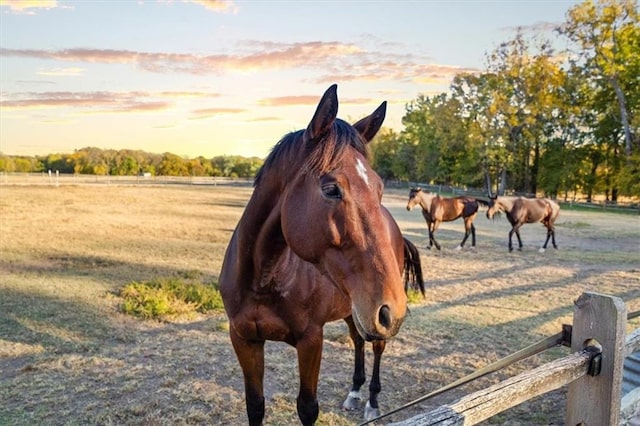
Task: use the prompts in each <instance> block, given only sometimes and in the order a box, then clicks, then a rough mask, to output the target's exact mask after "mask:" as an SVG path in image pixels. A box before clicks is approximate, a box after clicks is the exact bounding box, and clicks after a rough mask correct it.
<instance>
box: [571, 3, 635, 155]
mask: <svg viewBox="0 0 640 426" xmlns="http://www.w3.org/2000/svg"><path fill="white" fill-rule="evenodd" d="M638 16H639V14H638V4H637V1H636V0H598V1H597V2H595V3H594V1H593V0H586V1H584V2H583V3H580V4H578V5H576V6H574V7H573V8H571V9H570V10H569V12H568V13H567V22H566V23H565V25H564V26H563V27H561V28H560V32H561V33H562V34H564V35H566V36H567V37H568V38H569V39H570V40H571V41H573V42H575V43H576V44H577V46H578V47H579V49H580V50H578V55H579V57H580V58H581V59H582V60H584V64H585V67H587V68H588V69H589V70H591V71H592V72H593V76H594V77H595V78H597V79H602V80H603V81H605V82H607V83H608V84H609V85H610V86H611V87H612V89H613V91H614V92H615V97H616V99H617V102H618V108H619V113H620V121H621V123H622V127H623V129H624V141H625V154H626V157H627V158H628V159H630V158H631V155H632V152H633V140H632V132H631V127H630V117H629V110H628V105H627V96H628V95H627V94H626V93H625V91H624V90H623V86H624V85H625V81H624V80H626V79H627V78H629V77H631V78H633V76H629V75H627V72H625V69H627V68H631V69H635V70H636V71H637V70H638V68H637V67H638V61H639V59H638V58H637V56H638V49H639V47H640V43H639V42H638V39H639V38H640V29H639V28H638ZM634 75H635V79H636V80H637V76H638V74H637V73H635V74H634ZM635 84H636V90H637V89H638V88H637V81H636V82H635Z"/></svg>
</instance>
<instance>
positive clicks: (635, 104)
mask: <svg viewBox="0 0 640 426" xmlns="http://www.w3.org/2000/svg"><path fill="white" fill-rule="evenodd" d="M556 32H557V33H558V34H559V35H560V36H561V38H560V40H561V41H562V40H564V41H566V42H567V45H568V46H569V48H568V49H567V50H566V51H562V52H560V51H556V50H554V49H553V48H552V47H551V42H550V41H548V40H544V39H542V38H541V37H540V36H539V35H536V36H534V37H532V38H528V37H525V35H523V33H522V32H521V31H518V32H517V33H516V35H515V37H514V38H513V40H510V41H507V42H505V43H502V44H501V45H500V46H498V47H497V48H496V49H495V50H494V51H493V52H491V53H489V54H488V55H487V57H486V59H487V66H486V69H485V70H484V71H483V72H482V73H480V74H460V75H458V76H456V77H455V79H454V81H453V83H452V84H451V87H450V89H451V90H450V93H448V94H440V95H435V96H418V98H417V99H415V100H414V101H412V102H411V103H410V104H408V105H407V107H406V114H405V116H404V117H403V124H404V130H402V131H401V132H399V133H396V132H394V131H391V130H388V129H387V130H385V131H383V132H381V134H380V135H379V136H378V138H377V141H376V142H375V143H374V144H373V153H374V167H375V168H376V170H377V171H378V173H380V174H381V175H382V176H383V177H384V178H388V179H399V180H408V181H418V182H427V183H435V184H449V185H454V186H470V187H477V188H484V189H491V191H492V192H494V193H495V192H498V193H504V192H505V191H507V190H513V191H516V192H519V193H526V194H541V193H543V194H546V195H548V196H554V197H555V196H559V197H566V196H567V195H570V194H572V193H573V194H575V193H579V194H583V195H584V196H586V197H587V199H588V200H590V199H591V198H592V197H593V196H594V195H595V194H600V195H602V194H604V195H605V196H606V199H607V200H608V201H610V202H616V201H617V199H618V196H619V195H626V196H632V197H638V196H640V138H639V131H638V130H639V129H640V114H639V113H638V112H639V107H640V25H639V23H638V4H637V2H636V1H635V0H600V1H597V2H593V1H585V2H584V3H581V4H578V5H576V6H574V7H573V8H572V9H570V10H569V12H568V13H567V22H565V23H564V24H562V25H561V26H560V27H558V28H557V29H556Z"/></svg>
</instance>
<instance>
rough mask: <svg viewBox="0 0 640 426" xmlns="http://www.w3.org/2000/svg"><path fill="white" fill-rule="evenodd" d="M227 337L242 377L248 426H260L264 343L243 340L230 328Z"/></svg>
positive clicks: (262, 404) (262, 415)
mask: <svg viewBox="0 0 640 426" xmlns="http://www.w3.org/2000/svg"><path fill="white" fill-rule="evenodd" d="M229 336H230V338H231V344H232V345H233V349H234V351H235V352H236V356H237V358H238V362H239V363H240V367H241V368H242V374H243V375H244V394H245V403H246V406H247V416H248V417H249V424H250V425H251V426H258V425H261V424H262V419H263V418H264V393H263V388H262V382H263V379H264V341H259V342H253V341H248V340H244V339H243V338H241V337H240V336H238V335H237V333H236V332H235V330H234V328H233V327H231V330H230V332H229Z"/></svg>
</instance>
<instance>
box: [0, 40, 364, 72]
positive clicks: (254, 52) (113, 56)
mask: <svg viewBox="0 0 640 426" xmlns="http://www.w3.org/2000/svg"><path fill="white" fill-rule="evenodd" d="M246 47H248V48H249V50H250V51H249V52H248V53H245V54H237V55H228V54H214V55H193V54H183V53H165V52H157V53H156V52H137V51H132V50H114V49H90V48H73V49H63V50H41V49H8V48H1V49H0V55H2V56H3V57H19V58H35V59H44V60H57V61H65V62H80V63H82V62H85V63H102V64H132V65H135V66H138V67H139V68H141V69H143V70H146V71H149V72H157V73H170V72H179V73H191V74H216V73H218V74H219V73H222V72H224V71H245V72H249V71H252V70H256V69H282V68H296V67H315V66H318V65H319V64H322V63H323V62H325V61H327V60H330V59H331V58H335V57H344V56H347V55H350V54H353V53H356V52H358V51H359V48H358V47H357V46H354V45H349V44H343V43H339V42H306V43H292V44H280V43H263V42H247V44H246ZM240 50H242V47H241V48H240Z"/></svg>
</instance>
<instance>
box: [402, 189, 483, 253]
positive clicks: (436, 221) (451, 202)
mask: <svg viewBox="0 0 640 426" xmlns="http://www.w3.org/2000/svg"><path fill="white" fill-rule="evenodd" d="M479 204H482V205H488V203H487V202H486V201H484V200H477V199H475V198H472V197H455V198H448V197H441V196H440V195H438V194H433V193H431V192H429V191H423V190H422V188H411V190H410V191H409V201H408V202H407V210H411V209H412V208H414V207H415V206H416V205H420V207H422V216H424V220H425V221H426V222H427V228H428V230H429V246H428V248H429V249H430V248H431V247H433V246H434V245H435V246H436V248H437V249H438V250H440V244H439V243H438V241H436V237H435V233H436V230H437V229H438V226H439V225H440V224H441V223H442V222H450V221H453V220H456V219H458V218H460V217H461V218H462V219H463V220H464V238H462V242H461V243H460V245H459V246H458V247H457V249H458V250H460V249H462V247H464V243H465V242H466V241H467V238H469V234H471V247H472V248H473V247H475V246H476V227H475V226H474V225H473V220H474V219H475V218H476V214H477V213H478V205H479Z"/></svg>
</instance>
